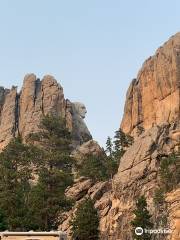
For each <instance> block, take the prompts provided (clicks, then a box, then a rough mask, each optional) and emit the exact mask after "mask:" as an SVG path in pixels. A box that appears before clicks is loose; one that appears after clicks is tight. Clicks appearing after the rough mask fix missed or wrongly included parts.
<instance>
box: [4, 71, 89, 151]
mask: <svg viewBox="0 0 180 240" xmlns="http://www.w3.org/2000/svg"><path fill="white" fill-rule="evenodd" d="M47 114H53V115H55V116H62V117H64V118H66V122H67V127H68V128H69V130H70V131H72V133H73V138H74V145H75V146H76V145H79V144H82V143H83V142H85V141H88V140H90V139H91V138H92V137H91V134H90V132H89V131H88V129H87V127H86V124H85V123H84V120H83V119H82V118H81V116H80V113H79V112H77V111H75V109H74V104H73V103H71V102H70V101H69V100H66V99H65V98H64V94H63V88H62V87H61V85H60V84H58V83H57V81H56V80H55V79H54V77H52V76H49V75H47V76H45V77H44V78H43V79H42V81H40V80H39V79H37V78H36V76H35V75H34V74H28V75H26V76H25V78H24V83H23V87H22V90H21V91H20V93H18V92H17V88H16V87H12V89H11V90H7V89H4V88H2V87H1V88H0V149H1V150H2V149H3V148H4V147H5V146H6V145H7V144H8V142H9V141H10V139H12V138H13V137H15V136H17V135H18V134H20V136H21V137H22V138H23V140H25V139H26V137H27V136H28V134H29V133H32V132H36V131H38V129H39V124H40V121H41V118H42V116H44V115H47Z"/></svg>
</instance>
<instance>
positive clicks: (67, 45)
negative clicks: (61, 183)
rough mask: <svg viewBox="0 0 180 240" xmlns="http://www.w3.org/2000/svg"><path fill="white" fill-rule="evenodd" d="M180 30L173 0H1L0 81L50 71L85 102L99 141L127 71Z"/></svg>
mask: <svg viewBox="0 0 180 240" xmlns="http://www.w3.org/2000/svg"><path fill="white" fill-rule="evenodd" d="M179 30H180V1H179V0H177V1H175V0H171V1H165V0H151V1H145V0H136V1H133V0H124V1H123V0H11V1H10V0H0V85H2V86H6V87H9V86H11V85H12V84H13V85H18V86H21V85H22V81H23V77H24V75H25V74H26V73H30V72H33V73H35V74H36V75H37V76H38V77H40V78H41V77H42V76H43V75H45V74H52V75H54V76H55V78H56V79H57V80H58V81H59V82H60V83H61V84H62V86H63V88H64V92H65V96H66V98H69V99H70V100H72V101H81V102H84V103H85V105H86V106H87V109H88V115H87V118H86V122H87V125H88V127H89V129H90V131H91V132H92V134H93V136H94V138H95V139H96V140H98V141H99V143H100V144H101V145H104V143H105V141H106V138H107V136H108V135H110V136H113V133H114V131H115V130H116V129H118V127H119V124H120V119H121V117H122V113H123V107H124V101H125V94H126V90H127V88H128V85H129V83H130V81H131V79H132V78H134V77H136V74H137V72H138V70H139V68H140V66H141V65H142V63H143V61H144V60H145V59H146V58H147V57H149V56H150V55H152V54H153V53H154V51H155V50H156V48H157V47H158V46H160V45H161V44H162V43H163V42H164V41H166V40H167V39H168V38H169V37H170V36H171V35H173V34H174V33H176V32H177V31H179Z"/></svg>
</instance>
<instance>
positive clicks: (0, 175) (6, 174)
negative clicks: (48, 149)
mask: <svg viewBox="0 0 180 240" xmlns="http://www.w3.org/2000/svg"><path fill="white" fill-rule="evenodd" d="M35 158H36V151H35V148H34V147H32V146H26V145H24V144H23V143H22V142H21V139H20V138H16V139H14V140H12V141H11V142H10V143H9V145H8V146H7V147H6V148H5V149H4V151H3V152H2V153H1V154H0V208H1V209H2V210H3V212H4V214H5V216H6V217H7V224H8V229H9V230H16V229H19V230H23V229H25V226H26V222H27V209H28V200H29V192H30V189H31V187H30V180H32V179H33V168H32V163H33V160H34V159H35Z"/></svg>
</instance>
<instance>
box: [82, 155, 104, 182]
mask: <svg viewBox="0 0 180 240" xmlns="http://www.w3.org/2000/svg"><path fill="white" fill-rule="evenodd" d="M82 162H83V164H81V165H80V166H78V172H79V175H80V176H84V177H87V178H90V179H92V180H93V181H95V182H97V181H103V180H106V179H107V178H108V175H107V166H106V156H104V155H103V154H99V155H92V154H89V155H86V156H85V157H84V159H83V160H82Z"/></svg>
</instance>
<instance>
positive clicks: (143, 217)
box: [131, 196, 153, 240]
mask: <svg viewBox="0 0 180 240" xmlns="http://www.w3.org/2000/svg"><path fill="white" fill-rule="evenodd" d="M134 214H135V218H134V220H133V221H132V222H131V225H132V228H133V236H134V239H136V240H150V239H151V235H150V234H148V233H143V235H141V236H137V235H136V234H135V229H136V228H137V227H141V228H142V229H143V230H144V229H147V230H148V229H151V228H152V227H153V224H152V223H151V220H150V219H151V215H150V213H149V211H148V209H147V202H146V198H145V197H144V196H141V197H140V198H139V199H138V201H137V203H136V209H135V210H134Z"/></svg>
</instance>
